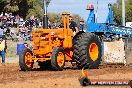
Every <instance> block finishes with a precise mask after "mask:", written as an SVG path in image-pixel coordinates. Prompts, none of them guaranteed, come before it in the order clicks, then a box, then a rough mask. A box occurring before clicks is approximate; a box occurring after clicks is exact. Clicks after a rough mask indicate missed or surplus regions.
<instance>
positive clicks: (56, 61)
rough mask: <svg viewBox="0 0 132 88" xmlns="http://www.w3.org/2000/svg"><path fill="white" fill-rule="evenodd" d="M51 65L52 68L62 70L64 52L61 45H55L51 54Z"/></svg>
mask: <svg viewBox="0 0 132 88" xmlns="http://www.w3.org/2000/svg"><path fill="white" fill-rule="evenodd" d="M51 66H52V68H53V69H54V70H57V71H62V70H63V68H64V66H65V54H64V49H63V48H62V47H56V48H54V49H53V52H52V55H51Z"/></svg>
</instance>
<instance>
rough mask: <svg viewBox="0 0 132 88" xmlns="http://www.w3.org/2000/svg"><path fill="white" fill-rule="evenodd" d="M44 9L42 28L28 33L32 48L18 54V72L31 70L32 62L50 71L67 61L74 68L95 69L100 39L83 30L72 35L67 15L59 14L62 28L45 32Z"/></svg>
mask: <svg viewBox="0 0 132 88" xmlns="http://www.w3.org/2000/svg"><path fill="white" fill-rule="evenodd" d="M44 1H45V0H44ZM45 4H46V3H45ZM44 6H45V8H46V5H44ZM45 8H44V12H45V13H44V19H43V21H44V22H43V28H37V29H34V30H33V31H32V37H33V49H32V50H30V49H29V48H24V49H22V51H21V53H20V54H19V65H20V68H21V70H23V71H26V70H31V69H32V68H33V64H34V62H36V61H37V62H38V64H39V66H40V68H42V69H44V68H45V67H50V68H51V67H52V68H53V69H54V70H63V68H64V66H65V62H69V61H70V62H76V65H77V67H78V68H83V67H88V68H97V67H98V66H99V64H100V62H101V56H102V48H101V41H100V38H99V37H98V36H97V35H96V34H94V33H88V32H86V33H84V32H83V31H79V32H78V33H77V34H76V35H75V36H73V31H72V29H70V28H69V15H70V13H68V12H64V13H63V14H62V20H63V25H64V28H58V29H48V26H47V23H48V22H47V21H48V20H47V10H46V9H45Z"/></svg>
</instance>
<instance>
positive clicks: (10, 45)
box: [6, 40, 30, 57]
mask: <svg viewBox="0 0 132 88" xmlns="http://www.w3.org/2000/svg"><path fill="white" fill-rule="evenodd" d="M24 42H25V41H19V42H13V41H11V40H7V50H6V57H17V44H19V43H24ZM26 42H27V43H28V44H30V41H26Z"/></svg>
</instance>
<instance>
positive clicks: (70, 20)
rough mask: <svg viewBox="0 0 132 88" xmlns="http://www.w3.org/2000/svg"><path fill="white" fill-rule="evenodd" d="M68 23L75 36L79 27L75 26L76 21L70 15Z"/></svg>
mask: <svg viewBox="0 0 132 88" xmlns="http://www.w3.org/2000/svg"><path fill="white" fill-rule="evenodd" d="M69 24H70V25H69V27H70V29H72V31H73V35H74V36H75V35H76V34H77V33H78V32H79V29H78V27H77V24H76V22H74V21H73V18H72V16H69Z"/></svg>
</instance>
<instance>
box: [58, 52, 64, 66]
mask: <svg viewBox="0 0 132 88" xmlns="http://www.w3.org/2000/svg"><path fill="white" fill-rule="evenodd" d="M64 58H65V56H64V54H63V53H62V52H59V53H58V56H57V64H58V65H59V66H60V67H62V66H63V65H64V63H65V60H64Z"/></svg>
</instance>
